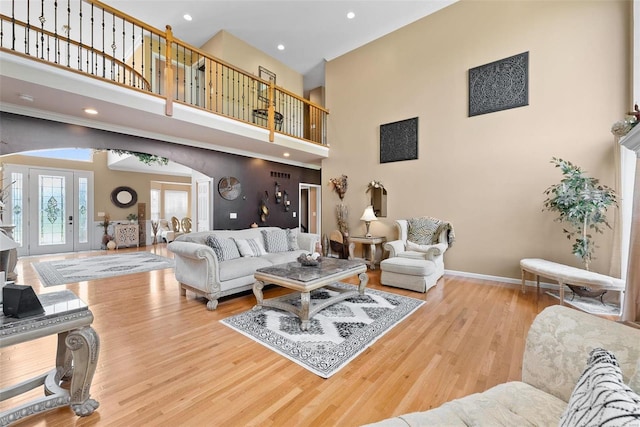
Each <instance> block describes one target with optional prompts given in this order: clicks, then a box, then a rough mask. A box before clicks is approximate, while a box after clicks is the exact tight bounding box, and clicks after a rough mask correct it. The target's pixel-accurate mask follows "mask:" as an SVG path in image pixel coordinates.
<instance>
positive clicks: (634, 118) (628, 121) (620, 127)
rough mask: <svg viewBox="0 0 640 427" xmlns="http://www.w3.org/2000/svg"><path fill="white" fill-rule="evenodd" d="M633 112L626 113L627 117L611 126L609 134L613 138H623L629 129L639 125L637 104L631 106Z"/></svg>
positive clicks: (639, 116)
mask: <svg viewBox="0 0 640 427" xmlns="http://www.w3.org/2000/svg"><path fill="white" fill-rule="evenodd" d="M633 110H634V111H630V112H628V113H627V114H628V116H627V117H626V118H625V119H624V120H620V121H617V122H615V123H614V124H613V125H612V126H611V133H612V134H614V135H615V136H625V135H626V134H628V133H629V132H630V131H631V129H633V128H634V127H635V126H636V125H637V124H638V123H640V108H638V104H636V105H634V106H633Z"/></svg>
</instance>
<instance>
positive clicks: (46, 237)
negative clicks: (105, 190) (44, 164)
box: [7, 166, 93, 255]
mask: <svg viewBox="0 0 640 427" xmlns="http://www.w3.org/2000/svg"><path fill="white" fill-rule="evenodd" d="M7 169H8V170H9V176H10V177H11V179H12V181H15V182H16V184H15V185H16V187H18V189H21V191H20V190H19V191H16V192H14V193H13V194H14V198H15V199H16V200H14V201H12V202H15V203H11V205H10V206H11V208H12V212H11V217H12V222H13V224H14V225H16V230H15V232H14V238H16V241H18V243H20V245H21V246H20V248H19V249H18V254H19V255H41V254H52V253H59V252H74V251H83V250H89V249H91V237H92V236H93V233H92V229H91V228H90V224H93V221H90V220H91V219H92V218H93V209H92V205H93V200H92V192H93V191H92V190H93V174H92V172H86V171H72V170H63V169H59V170H56V169H39V168H27V167H20V166H16V167H13V168H7ZM18 183H19V184H20V185H19V186H18V185H17V184H18Z"/></svg>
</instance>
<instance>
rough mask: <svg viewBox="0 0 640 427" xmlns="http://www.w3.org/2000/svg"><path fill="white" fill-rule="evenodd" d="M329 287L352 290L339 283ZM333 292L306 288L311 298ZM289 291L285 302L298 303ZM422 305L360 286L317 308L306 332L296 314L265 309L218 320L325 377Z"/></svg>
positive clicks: (296, 294) (411, 299)
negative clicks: (349, 295)
mask: <svg viewBox="0 0 640 427" xmlns="http://www.w3.org/2000/svg"><path fill="white" fill-rule="evenodd" d="M333 286H340V287H345V288H351V289H354V288H355V285H348V284H344V283H336V284H334V285H333ZM334 294H335V292H334V291H331V290H329V289H323V288H320V289H317V290H315V291H312V292H311V300H312V302H313V300H319V299H326V298H328V297H330V296H332V295H334ZM290 295H291V298H290V299H289V300H288V301H289V302H290V303H292V304H296V303H297V305H299V301H300V295H299V293H297V292H294V293H292V294H290ZM422 304H424V301H420V300H417V299H415V298H409V297H405V296H401V295H395V294H392V293H388V292H383V291H378V290H375V289H366V290H365V295H362V296H360V295H356V296H355V297H353V298H349V299H347V300H344V301H341V302H339V303H337V304H334V305H332V306H329V307H327V308H325V309H324V310H322V311H320V312H318V313H317V314H316V315H315V316H313V317H312V318H311V321H310V324H309V329H308V330H307V331H303V330H301V329H300V319H299V318H298V317H297V316H296V315H294V314H291V313H288V312H286V311H282V310H278V309H275V308H270V307H263V308H262V309H259V310H253V309H252V310H249V311H246V312H244V313H240V314H237V315H234V316H231V317H228V318H226V319H223V320H221V322H222V323H223V324H225V325H227V326H229V327H230V328H232V329H235V330H236V331H238V332H240V333H241V334H244V335H246V336H247V337H249V338H251V339H253V340H255V341H257V342H259V343H260V344H262V345H264V346H265V347H267V348H269V349H271V350H273V351H275V352H276V353H280V354H281V355H282V356H284V357H286V358H288V359H290V360H292V361H293V362H295V363H297V364H298V365H300V366H302V367H304V368H306V369H308V370H310V371H311V372H313V373H315V374H317V375H319V376H321V377H323V378H329V377H330V376H331V375H333V374H335V373H336V372H337V371H338V370H340V369H341V368H342V367H343V366H345V365H346V364H347V363H348V362H349V361H351V360H352V359H354V358H355V357H356V356H358V355H359V354H360V353H362V352H363V351H364V350H365V349H366V348H368V347H369V346H370V345H372V344H373V343H374V342H376V340H378V338H380V337H381V336H383V335H384V334H385V333H386V332H388V331H389V330H391V329H392V328H393V327H394V326H396V325H397V324H398V323H400V322H401V321H402V320H403V319H405V318H406V317H407V316H409V315H410V314H411V313H413V312H414V311H415V310H417V309H418V308H419V307H420V306H421V305H422Z"/></svg>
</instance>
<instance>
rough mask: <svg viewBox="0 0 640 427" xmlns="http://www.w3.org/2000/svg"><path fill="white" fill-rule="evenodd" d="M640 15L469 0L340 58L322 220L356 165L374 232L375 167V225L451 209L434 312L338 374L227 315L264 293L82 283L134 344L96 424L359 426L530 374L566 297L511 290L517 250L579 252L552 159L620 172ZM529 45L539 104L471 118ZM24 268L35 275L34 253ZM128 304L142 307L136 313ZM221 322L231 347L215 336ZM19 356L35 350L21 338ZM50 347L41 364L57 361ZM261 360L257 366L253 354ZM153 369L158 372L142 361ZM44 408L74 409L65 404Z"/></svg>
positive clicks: (431, 303)
mask: <svg viewBox="0 0 640 427" xmlns="http://www.w3.org/2000/svg"><path fill="white" fill-rule="evenodd" d="M631 16H632V3H631V2H629V1H612V2H572V1H567V2H564V1H563V2H538V1H529V2H474V1H464V0H463V1H460V2H458V3H456V4H454V5H451V6H449V7H447V8H445V9H442V10H441V11H439V12H437V13H435V14H433V15H431V16H428V17H426V18H424V19H422V20H420V21H418V22H416V23H414V24H411V25H409V26H407V27H404V28H403V29H401V30H399V31H396V32H394V33H392V34H389V35H387V36H385V37H383V38H381V39H379V40H377V41H375V42H372V43H370V44H368V45H366V46H364V47H362V48H359V49H357V50H355V51H353V52H351V53H349V54H346V55H344V56H342V57H339V58H337V59H335V60H333V61H330V62H328V63H327V64H326V107H327V108H328V109H329V110H330V112H331V114H330V116H329V117H330V127H329V139H330V144H331V155H330V156H329V157H328V158H327V159H325V160H323V161H322V170H321V183H322V185H323V190H325V191H323V194H322V202H323V203H322V209H323V210H322V219H323V220H322V230H323V231H328V230H332V229H335V228H336V222H337V221H336V217H335V206H336V204H337V203H338V201H339V200H338V198H337V196H336V195H335V193H333V192H332V191H331V189H330V187H329V186H328V184H327V183H328V180H329V179H330V178H333V177H336V176H340V175H342V174H345V175H348V180H349V189H348V191H347V192H346V195H345V198H344V203H345V204H346V205H347V206H349V209H350V213H351V216H350V217H349V227H350V229H351V230H352V232H353V233H359V232H363V227H364V225H363V224H362V223H361V222H360V221H359V216H360V215H359V214H360V212H362V210H363V209H364V208H365V206H366V205H367V203H368V195H367V193H366V189H367V184H368V183H369V182H371V181H372V180H377V181H380V182H382V183H384V186H385V188H386V189H387V191H388V212H387V217H386V218H383V219H381V220H379V221H376V222H374V223H372V225H371V228H372V232H373V234H375V235H383V236H387V238H388V239H389V240H391V239H393V238H395V230H394V220H395V219H400V218H409V217H413V216H421V215H430V216H434V217H438V218H443V219H446V220H447V221H450V222H451V223H452V224H453V225H454V227H455V230H456V235H457V241H456V244H455V246H454V247H453V248H452V249H451V250H450V251H448V253H447V258H446V268H447V270H448V273H447V275H446V276H445V278H444V280H443V281H442V282H441V283H439V284H438V286H437V287H436V288H435V289H433V290H431V291H430V292H429V293H428V294H427V295H426V296H419V297H424V298H425V299H426V301H427V304H426V307H425V308H424V309H423V311H422V314H423V317H420V318H419V319H409V321H408V322H406V323H405V325H403V326H402V327H401V328H397V329H398V330H394V331H393V332H392V333H390V334H389V335H387V338H390V339H392V340H393V341H390V342H389V343H390V344H389V345H387V346H384V347H383V348H382V349H380V350H379V352H376V351H375V349H373V348H372V349H369V350H368V351H367V352H365V353H364V354H363V355H362V356H360V358H359V359H356V360H354V361H353V362H352V364H350V365H348V367H347V368H346V369H345V370H344V371H342V372H341V374H340V375H339V376H337V377H333V378H332V379H330V380H324V381H325V382H322V381H319V379H318V378H315V377H311V376H308V373H307V372H305V371H304V370H302V369H298V368H297V367H294V368H290V367H289V365H288V364H287V363H286V361H284V360H282V359H278V358H277V357H273V356H272V355H270V354H269V353H268V352H266V351H264V349H262V348H259V349H256V347H254V343H251V342H250V341H248V340H247V341H244V340H242V338H241V337H238V338H235V337H233V335H232V333H231V332H230V331H226V330H224V328H222V327H218V326H217V320H218V319H221V318H224V317H226V316H228V315H231V314H233V313H235V312H238V311H242V310H245V309H246V308H247V307H249V306H250V305H251V301H250V300H251V298H250V297H241V298H237V299H231V300H229V301H226V304H225V303H222V304H220V306H219V308H218V309H217V311H216V312H215V313H214V314H213V317H212V316H210V314H211V313H205V312H203V311H204V310H203V308H202V305H203V304H202V302H201V301H197V300H194V299H189V300H187V301H180V300H179V299H178V293H177V285H176V283H175V278H173V276H172V274H171V273H170V272H169V273H166V274H165V273H160V274H155V275H153V274H149V276H145V280H148V286H146V284H145V286H144V288H145V289H143V290H141V289H135V290H131V291H130V290H128V287H133V288H135V287H136V283H133V282H127V281H111V282H106V283H101V284H96V285H93V284H89V285H87V284H86V283H85V284H77V285H71V286H68V289H71V290H73V291H74V292H76V293H77V294H78V295H80V296H81V297H82V298H86V299H87V300H88V301H87V302H88V303H89V304H90V306H91V308H92V310H93V311H94V314H95V316H96V319H99V318H100V317H103V318H108V319H109V323H107V322H106V321H104V323H101V324H99V326H100V327H101V329H103V330H104V332H105V335H106V334H109V335H108V337H109V338H108V339H107V337H105V339H104V340H103V341H104V343H105V344H106V343H107V342H110V343H111V344H113V345H117V346H118V347H111V348H109V347H107V346H106V345H104V344H103V353H102V354H101V357H103V358H104V359H105V361H106V360H110V363H109V364H110V365H111V368H110V370H109V375H108V377H109V378H106V377H105V375H106V374H105V373H100V367H99V368H98V372H97V376H100V378H96V381H95V382H94V387H95V389H94V391H93V394H95V395H96V396H97V397H100V398H101V400H102V401H103V402H106V403H104V407H105V412H101V411H98V413H100V419H99V420H97V422H96V423H104V424H119V423H125V422H131V421H132V420H135V421H137V422H139V423H141V424H144V423H157V424H169V423H174V424H175V423H176V422H188V423H191V424H196V423H198V422H204V423H206V422H209V423H211V422H212V419H218V420H220V422H221V423H225V422H226V423H237V424H263V425H264V424H272V425H283V424H289V425H296V424H308V425H312V424H313V425H323V424H324V425H330V424H343V425H356V424H360V423H365V422H373V421H376V420H378V419H381V418H386V417H389V416H391V415H394V414H399V413H402V412H407V411H411V410H424V409H427V408H428V407H432V406H437V405H439V404H440V403H442V402H444V401H446V400H449V399H451V398H454V397H460V396H462V395H464V394H468V393H469V392H476V391H482V390H484V389H486V388H488V387H489V386H491V385H493V384H496V383H500V382H503V381H505V380H506V379H509V378H518V376H519V371H520V363H521V354H522V346H523V340H524V335H525V334H526V330H527V329H528V327H529V325H530V323H531V321H532V319H533V317H534V316H535V315H536V314H537V313H538V312H539V311H540V310H542V308H544V307H545V306H547V305H551V304H553V301H552V300H551V299H550V298H548V297H546V296H544V295H541V296H540V299H536V298H535V297H533V296H532V295H531V294H530V293H527V294H526V295H520V294H519V293H518V289H517V288H516V287H514V286H513V285H512V284H513V283H519V278H520V270H519V264H518V261H519V260H520V259H522V258H525V257H543V258H547V259H553V260H555V261H557V262H560V263H563V264H568V265H579V261H578V260H577V259H575V257H574V256H573V255H572V254H571V251H570V249H571V248H570V243H569V242H568V241H567V240H566V238H565V237H564V235H563V234H562V230H561V228H562V227H561V225H559V224H557V223H555V222H554V221H553V219H554V216H553V215H552V214H550V213H548V212H541V210H542V202H543V200H544V195H543V191H544V189H545V188H547V187H548V186H549V185H551V184H553V183H555V182H557V181H558V180H559V173H558V171H557V169H555V168H554V167H553V165H552V164H551V163H550V160H551V158H552V157H562V158H566V159H568V160H570V161H572V162H575V163H576V164H578V165H580V166H581V167H583V168H584V169H585V170H587V171H588V172H589V173H590V174H592V175H593V176H597V177H599V178H600V179H601V181H602V182H603V183H605V184H607V185H610V186H613V185H615V181H616V176H615V175H616V173H615V160H614V144H615V141H614V138H613V136H612V135H611V132H610V129H611V125H612V123H614V122H616V121H617V120H620V119H621V118H622V117H623V116H624V115H625V114H626V112H627V111H629V109H630V108H631V104H632V103H633V99H631V97H632V95H631V92H632V91H631V83H630V82H631V81H632V76H631V65H632V64H631V63H632V60H631V55H630V52H631V51H632V33H633V27H632V21H631V19H632V18H631ZM522 52H529V66H530V68H529V105H527V106H523V107H521V108H515V109H511V110H505V111H500V112H496V113H492V114H486V115H482V116H477V117H468V116H467V102H468V98H467V93H466V90H467V83H468V82H467V71H468V70H469V69H470V68H473V67H475V66H478V65H482V64H486V63H489V62H492V61H495V60H498V59H501V58H505V57H509V56H512V55H515V54H519V53H522ZM636 98H637V96H636ZM413 117H418V118H419V130H418V136H419V140H418V141H419V146H418V158H417V159H415V160H408V161H403V162H394V163H388V164H380V163H379V157H378V156H379V147H378V132H379V126H380V125H381V124H385V123H391V122H395V121H398V120H403V119H407V118H413ZM3 139H4V137H3ZM12 143H15V142H14V141H9V144H12ZM616 245H618V243H617V242H616V240H615V235H614V233H613V232H611V231H610V230H608V231H606V232H605V233H604V234H602V235H598V246H599V248H598V251H597V259H596V260H595V261H594V263H593V266H592V269H593V271H598V272H602V273H605V274H609V272H610V271H611V268H612V266H611V258H612V255H613V254H614V248H615V247H616ZM614 268H615V266H614ZM619 268H620V267H619ZM376 274H377V273H372V276H373V278H372V279H371V280H372V281H375V280H376ZM619 274H621V273H620V272H619ZM19 277H21V278H24V280H25V281H26V282H27V281H34V283H35V281H37V276H35V274H34V273H33V272H30V270H29V268H28V267H27V266H26V265H21V266H19ZM26 282H25V283H26ZM487 282H488V283H489V284H490V286H486V283H487ZM378 286H380V285H378ZM401 293H403V294H405V295H412V294H411V293H410V292H401ZM114 294H127V295H129V298H124V297H122V296H116V295H114ZM111 298H113V299H111ZM127 299H130V300H131V301H132V302H129V303H127ZM121 306H124V307H127V308H128V310H127V313H130V314H127V315H126V316H121V315H120V314H119V313H122V311H120V309H121ZM145 311H148V312H150V313H143V312H145ZM207 315H209V317H207ZM435 316H441V317H439V318H436V317H435ZM156 323H157V324H156ZM160 323H162V324H163V326H160ZM166 323H168V325H166ZM212 323H216V325H215V326H212ZM418 323H423V324H422V325H418ZM136 324H140V325H144V327H143V326H140V327H137V326H136ZM154 324H155V326H154ZM107 325H108V327H107ZM106 329H118V330H119V331H118V332H115V331H114V332H111V333H109V332H107V331H106ZM212 329H213V331H214V333H215V334H216V337H219V340H218V339H216V340H215V342H214V341H207V339H208V338H210V335H211V333H212ZM400 329H403V330H402V331H400ZM186 330H188V331H189V333H186V332H185V331H186ZM100 332H102V331H100ZM485 333H486V335H485V336H483V334H485ZM143 336H151V337H155V339H150V340H149V341H141V340H142V339H143V338H142V337H143ZM195 337H197V340H198V342H197V343H194V342H192V340H193V339H194V338H195ZM145 339H146V338H145ZM223 340H224V341H223ZM420 340H425V342H428V344H429V346H430V347H431V348H430V349H429V350H428V351H426V350H427V349H426V348H425V345H423V344H420V343H419V341H420ZM165 341H168V342H169V343H170V345H167V346H166V347H165V344H164V342H165ZM465 341H467V342H465ZM139 342H142V343H144V344H142V346H144V347H145V349H144V350H142V349H140V348H138V347H137V346H135V344H134V343H139ZM222 342H224V344H221V343H222ZM231 343H232V345H231ZM380 343H382V342H380ZM391 343H393V344H391ZM394 345H395V347H394ZM42 347H44V345H43V346H42ZM216 347H218V348H216ZM221 347H224V349H222V348H221ZM152 349H153V351H152ZM158 349H160V350H158ZM477 349H481V350H482V351H477ZM41 350H42V348H41V347H30V348H29V350H27V351H29V352H30V353H29V355H31V352H32V353H37V352H39V351H41ZM222 350H224V351H222ZM43 352H44V351H43ZM374 353H375V354H374ZM5 354H6V356H5ZM4 357H7V358H26V357H25V354H23V353H21V352H20V351H18V350H16V351H12V352H8V353H4V352H3V359H4ZM255 357H259V358H260V360H261V362H259V363H258V362H256V361H255V360H254V358H255ZM44 359H45V358H43V360H42V361H40V362H37V363H35V364H34V366H33V368H32V369H31V368H30V370H33V371H35V370H39V368H41V367H42V366H44V365H46V362H47V360H44ZM212 359H215V361H216V362H217V366H215V367H214V366H212V365H214V364H216V363H215V362H213V361H212ZM445 359H446V363H445V362H444V360H445ZM256 363H258V364H259V365H260V366H259V369H254V367H251V368H249V367H247V365H252V364H256ZM439 363H442V364H440V365H438V364H439ZM429 364H434V365H438V367H439V368H441V369H440V370H435V369H428V366H429ZM36 365H38V366H36ZM116 365H118V366H116ZM182 365H186V366H182ZM145 366H147V367H149V374H151V375H150V376H149V377H148V378H145V374H144V373H143V372H140V371H143V370H144V368H142V367H145ZM373 366H375V367H373ZM203 367H206V369H203ZM194 371H195V372H197V373H198V374H197V375H196V374H195V372H194ZM214 372H215V373H214ZM229 372H232V374H229ZM22 374H24V373H22ZM22 374H20V375H22ZM16 375H18V374H16ZM167 375H169V377H168V378H167ZM250 377H254V378H253V379H251V380H250V381H249V378H250ZM123 378H124V379H123ZM134 380H135V381H134ZM244 380H247V382H246V383H245V382H244ZM118 381H122V382H121V383H120V385H118V384H117V382H118ZM181 382H182V384H183V385H182V384H181ZM214 383H215V384H216V386H212V385H211V384H214ZM124 384H126V385H124ZM249 384H250V385H251V388H250V392H249V391H248V390H249V389H248V388H247V387H248V385H249ZM292 384H295V386H292ZM163 388H164V391H163V392H162V394H161V395H160V396H158V395H157V394H156V393H158V389H163ZM425 388H431V390H429V391H427V390H425ZM283 389H284V390H286V393H281V394H280V393H278V394H279V396H277V397H278V398H276V397H274V395H273V394H274V390H283ZM103 391H104V392H105V393H101V392H103ZM107 391H108V392H109V395H110V396H109V397H107V396H104V394H107V393H106V392H107ZM123 391H124V392H123ZM247 393H249V394H247ZM176 395H183V396H186V397H185V398H184V400H181V398H180V397H176ZM298 395H300V396H304V397H303V398H301V399H295V397H296V396H298ZM116 396H117V397H116ZM220 396H223V400H224V401H220V400H217V399H218V398H219V397H220ZM246 396H250V399H247V398H246ZM214 400H215V403H212V401H214ZM249 401H250V402H249ZM309 405H311V407H310V406H309ZM232 406H234V407H236V408H237V409H234V410H230V409H229V407H232ZM345 406H346V407H345ZM108 407H111V409H110V410H109V409H107V408H108ZM114 408H118V410H116V409H114ZM164 408H166V411H165V410H164ZM212 408H215V412H213V409H212ZM167 411H169V412H167ZM185 412H188V415H187V414H186V413H185ZM107 414H109V415H107ZM50 417H51V418H50ZM135 417H139V418H135ZM218 417H219V418H218ZM91 419H92V418H87V419H86V422H87V423H92V421H91ZM93 419H95V415H94V418H93ZM38 420H39V421H40V422H42V423H54V424H55V423H60V424H64V423H66V422H71V420H73V418H72V416H71V415H70V414H67V413H63V412H62V411H61V410H59V411H55V412H52V413H51V414H50V415H42V416H39V418H38ZM83 421H84V420H83Z"/></svg>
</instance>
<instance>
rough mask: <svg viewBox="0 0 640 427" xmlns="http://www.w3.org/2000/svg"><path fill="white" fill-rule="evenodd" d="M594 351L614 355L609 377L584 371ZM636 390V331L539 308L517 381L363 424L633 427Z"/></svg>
mask: <svg viewBox="0 0 640 427" xmlns="http://www.w3.org/2000/svg"><path fill="white" fill-rule="evenodd" d="M595 348H602V349H606V350H608V351H610V352H611V353H613V354H614V355H615V357H616V358H617V363H618V364H619V368H617V369H618V372H617V375H612V374H611V372H606V371H605V370H606V369H607V368H604V369H603V368H602V366H596V365H591V366H590V367H589V369H585V367H586V366H587V359H588V357H589V354H590V352H591V351H592V350H593V349H595ZM504 357H505V358H509V356H508V355H507V354H506V353H505V355H504ZM605 365H606V364H605ZM610 368H611V369H610V370H613V368H612V367H610ZM591 369H598V370H597V371H596V370H593V371H592V370H591ZM583 371H584V374H583ZM620 371H621V373H622V375H620ZM616 377H617V378H616ZM577 384H580V387H576V385H577ZM424 387H429V384H425V385H424ZM574 388H576V390H575V391H574ZM589 388H591V389H592V390H594V392H592V391H591V390H589ZM625 388H626V389H627V392H626V393H623V389H625ZM639 392H640V330H639V329H634V328H632V327H631V326H625V325H622V324H619V323H616V322H613V321H611V320H605V319H602V318H599V317H596V316H594V315H591V314H586V313H583V312H580V311H577V310H574V309H572V308H568V307H563V306H559V305H555V306H551V307H548V308H546V309H544V310H543V311H542V312H541V313H540V314H539V315H538V316H537V317H536V319H535V320H534V322H533V324H532V325H531V328H530V329H529V333H528V335H527V340H526V344H525V351H524V357H523V362H522V381H512V382H507V383H504V384H499V385H497V386H495V387H492V388H490V389H489V390H487V391H485V392H483V393H476V394H472V395H469V396H466V397H463V398H461V399H456V400H452V401H450V402H447V403H445V404H444V405H442V406H440V407H438V408H435V409H432V410H429V411H425V412H414V413H410V414H405V415H400V416H397V417H395V418H390V419H387V420H383V421H380V422H378V423H375V424H371V425H370V426H376V427H382V426H385V427H392V426H404V427H406V426H492V427H493V426H557V425H559V422H560V420H561V419H562V421H563V424H562V425H563V426H565V425H574V426H575V425H579V426H600V425H602V426H622V425H625V426H627V425H634V426H636V425H640V418H639V419H636V420H635V421H633V420H632V421H631V422H629V420H630V419H632V417H631V416H630V415H629V414H630V413H632V412H633V411H634V410H633V409H632V410H630V409H629V408H630V407H631V408H634V407H635V408H637V409H635V411H638V412H636V414H638V416H639V417H640V401H638V402H637V405H636V406H634V405H633V399H634V397H633V395H636V396H635V398H637V394H638V393H639ZM605 401H606V403H607V407H606V408H605V405H604V404H603V403H604V402H605ZM565 410H566V414H565ZM563 414H564V415H565V417H564V418H562V417H563ZM606 420H611V422H610V423H607V422H605V421H606Z"/></svg>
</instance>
